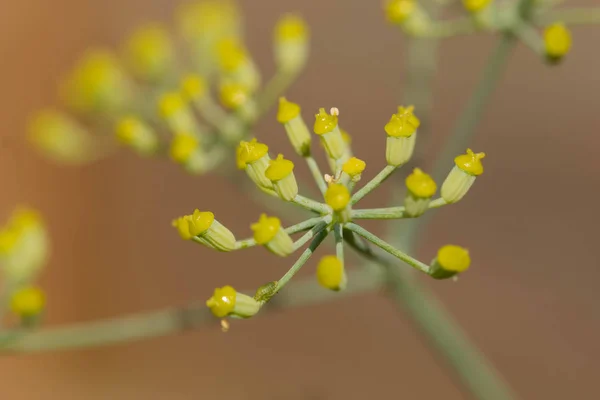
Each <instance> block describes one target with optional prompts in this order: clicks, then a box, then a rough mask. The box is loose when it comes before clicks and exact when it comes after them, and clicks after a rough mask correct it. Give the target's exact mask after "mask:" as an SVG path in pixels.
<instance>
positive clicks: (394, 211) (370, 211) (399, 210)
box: [350, 197, 448, 219]
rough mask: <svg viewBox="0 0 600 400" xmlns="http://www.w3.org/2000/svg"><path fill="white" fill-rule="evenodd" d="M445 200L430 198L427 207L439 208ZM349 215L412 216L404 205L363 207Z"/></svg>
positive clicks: (352, 216) (391, 217)
mask: <svg viewBox="0 0 600 400" xmlns="http://www.w3.org/2000/svg"><path fill="white" fill-rule="evenodd" d="M446 204H448V203H446V200H444V199H442V198H441V197H440V198H439V199H435V200H432V201H431V202H430V203H429V209H432V208H439V207H441V206H444V205H446ZM350 217H351V218H352V219H402V218H412V217H411V216H409V215H406V209H405V208H404V206H400V207H387V208H365V209H362V210H352V211H351V212H350Z"/></svg>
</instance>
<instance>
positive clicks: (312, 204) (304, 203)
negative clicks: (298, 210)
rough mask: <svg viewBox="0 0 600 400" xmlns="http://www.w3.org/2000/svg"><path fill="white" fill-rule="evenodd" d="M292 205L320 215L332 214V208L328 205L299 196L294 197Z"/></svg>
mask: <svg viewBox="0 0 600 400" xmlns="http://www.w3.org/2000/svg"><path fill="white" fill-rule="evenodd" d="M292 203H294V204H297V205H299V206H300V207H303V208H306V209H307V210H311V211H314V212H316V213H319V214H329V213H330V212H331V208H330V207H329V206H328V205H327V204H323V203H319V202H318V201H315V200H312V199H309V198H308V197H304V196H302V195H299V194H298V195H296V197H294V199H293V200H292Z"/></svg>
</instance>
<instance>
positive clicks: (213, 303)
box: [206, 286, 261, 318]
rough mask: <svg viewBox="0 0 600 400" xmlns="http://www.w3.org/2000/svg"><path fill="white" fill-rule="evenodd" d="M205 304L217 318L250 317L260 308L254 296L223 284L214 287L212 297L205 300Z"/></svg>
mask: <svg viewBox="0 0 600 400" xmlns="http://www.w3.org/2000/svg"><path fill="white" fill-rule="evenodd" d="M206 306H207V307H208V308H210V310H211V311H212V313H213V314H214V315H215V317H217V318H225V317H227V316H231V317H237V318H250V317H252V316H253V315H255V314H256V313H257V312H258V311H259V310H260V306H261V305H260V303H259V302H257V301H256V300H254V298H252V297H250V296H248V295H246V294H243V293H239V292H237V291H236V290H235V289H234V288H232V287H231V286H223V287H222V288H216V289H215V291H214V293H213V295H212V297H210V298H209V299H208V300H207V301H206Z"/></svg>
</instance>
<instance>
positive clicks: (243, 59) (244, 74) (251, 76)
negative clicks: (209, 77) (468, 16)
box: [217, 37, 260, 93]
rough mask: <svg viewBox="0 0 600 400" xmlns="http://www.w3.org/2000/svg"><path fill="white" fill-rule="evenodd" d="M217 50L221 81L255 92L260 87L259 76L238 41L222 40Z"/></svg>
mask: <svg viewBox="0 0 600 400" xmlns="http://www.w3.org/2000/svg"><path fill="white" fill-rule="evenodd" d="M217 48H218V54H219V65H220V67H221V71H222V75H223V79H224V80H225V81H228V82H231V83H234V84H239V85H241V86H243V87H244V88H245V89H246V90H247V91H249V92H251V93H253V92H255V91H256V89H258V86H259V85H260V74H259V72H258V69H257V68H256V65H255V64H254V62H253V61H252V59H251V58H250V57H249V56H248V52H247V51H246V48H245V47H244V46H243V44H242V43H241V42H240V41H239V39H237V38H233V37H231V38H226V39H222V40H221V41H220V42H219V44H218V47H217Z"/></svg>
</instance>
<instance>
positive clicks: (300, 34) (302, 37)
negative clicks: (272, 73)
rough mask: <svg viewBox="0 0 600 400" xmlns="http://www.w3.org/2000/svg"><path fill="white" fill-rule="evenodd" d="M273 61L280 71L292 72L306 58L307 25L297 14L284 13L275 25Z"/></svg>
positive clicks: (299, 67) (302, 64)
mask: <svg viewBox="0 0 600 400" xmlns="http://www.w3.org/2000/svg"><path fill="white" fill-rule="evenodd" d="M274 43H275V50H274V52H275V62H276V64H277V67H278V68H279V69H281V70H282V71H287V72H291V73H294V72H296V71H298V70H299V69H301V68H302V67H304V65H305V64H306V60H307V58H308V26H307V25H306V22H305V21H304V20H303V19H302V18H301V17H299V16H297V15H292V14H288V15H284V16H283V17H282V18H281V19H280V20H279V21H278V22H277V25H276V26H275V41H274Z"/></svg>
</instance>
